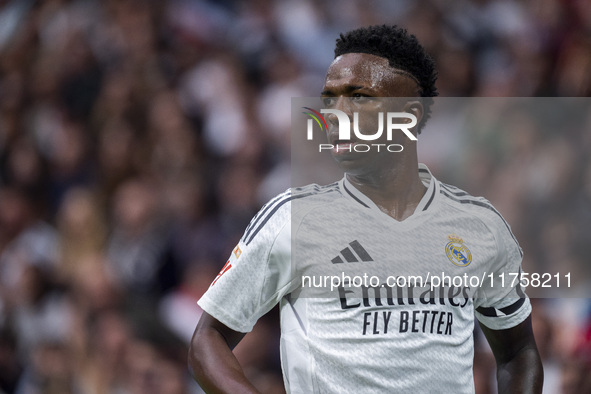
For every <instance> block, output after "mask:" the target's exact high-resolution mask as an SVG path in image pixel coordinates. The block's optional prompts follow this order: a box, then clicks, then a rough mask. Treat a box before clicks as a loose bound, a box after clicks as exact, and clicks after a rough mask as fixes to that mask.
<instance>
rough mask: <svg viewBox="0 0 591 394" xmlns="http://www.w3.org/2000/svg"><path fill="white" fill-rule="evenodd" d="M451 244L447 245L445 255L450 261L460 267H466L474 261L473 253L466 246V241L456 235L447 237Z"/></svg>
mask: <svg viewBox="0 0 591 394" xmlns="http://www.w3.org/2000/svg"><path fill="white" fill-rule="evenodd" d="M447 239H449V242H448V243H447V245H445V253H446V254H447V258H448V259H449V261H451V262H452V263H454V264H455V265H457V266H458V267H465V266H467V265H468V264H470V262H471V261H472V253H470V249H468V247H467V246H466V245H464V240H463V239H462V238H460V237H458V236H457V235H455V234H450V235H448V236H447Z"/></svg>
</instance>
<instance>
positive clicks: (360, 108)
mask: <svg viewBox="0 0 591 394" xmlns="http://www.w3.org/2000/svg"><path fill="white" fill-rule="evenodd" d="M385 97H400V98H408V97H418V86H417V83H416V82H415V81H414V79H413V78H412V77H411V76H409V75H407V74H406V73H405V72H404V71H401V70H397V69H395V68H393V67H391V66H390V64H389V63H388V60H387V59H386V58H383V57H379V56H375V55H370V54H365V53H348V54H345V55H342V56H339V57H337V58H336V59H335V60H334V61H333V62H332V64H331V65H330V67H329V68H328V72H327V73H326V79H325V83H324V88H323V91H322V98H323V106H324V108H330V109H338V110H340V111H343V112H344V113H345V114H346V115H347V116H348V118H349V121H350V127H351V139H350V140H347V141H344V140H340V139H339V136H338V131H339V127H338V119H337V117H336V116H335V115H332V114H329V115H328V116H327V117H326V119H327V120H328V121H329V130H328V139H329V143H331V144H332V145H333V149H332V155H333V157H334V158H335V160H336V161H337V162H338V163H339V165H340V166H341V168H343V169H344V170H345V171H346V172H348V173H350V174H355V173H357V174H361V173H364V172H371V171H374V170H376V169H377V168H376V167H383V166H391V165H392V163H394V162H395V161H393V159H394V156H393V155H401V154H403V153H402V152H398V153H394V152H388V151H387V150H386V148H385V146H388V145H393V144H399V145H401V146H403V148H405V149H406V148H407V147H410V143H414V142H413V141H410V140H409V138H408V137H407V136H406V135H404V133H403V132H401V131H399V130H398V131H397V132H396V131H395V132H393V133H392V137H393V139H392V140H387V133H386V125H387V122H386V115H385V114H386V113H387V112H414V109H412V110H411V109H410V108H411V107H412V108H416V107H417V106H419V107H420V104H417V103H418V102H416V101H414V103H415V104H413V105H409V104H408V103H409V100H408V99H401V100H393V99H378V98H385ZM355 112H357V113H359V118H358V119H359V120H358V126H359V131H360V132H361V133H362V134H375V132H376V131H377V130H378V128H379V113H380V112H382V113H383V117H384V118H383V122H384V123H383V127H384V129H383V132H382V136H381V137H380V138H379V139H377V140H373V141H360V140H358V138H357V137H356V136H355V133H354V132H353V127H354V124H353V123H354V122H353V121H354V116H353V114H354V113H355ZM419 112H420V113H415V116H417V117H418V119H419V120H420V116H421V115H422V107H420V111H419ZM358 144H365V145H371V144H384V145H383V146H382V147H381V148H380V149H379V151H378V149H377V147H375V146H372V148H371V149H370V150H369V151H367V152H365V151H364V150H365V149H361V148H365V147H361V146H357V147H355V145H358ZM356 149H357V150H358V151H356ZM362 151H363V152H362ZM403 151H404V149H403Z"/></svg>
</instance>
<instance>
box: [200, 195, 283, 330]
mask: <svg viewBox="0 0 591 394" xmlns="http://www.w3.org/2000/svg"><path fill="white" fill-rule="evenodd" d="M292 282H293V275H292V268H291V226H290V204H289V194H284V195H280V196H278V197H277V198H276V199H274V200H272V201H271V202H269V203H268V204H267V205H265V206H264V207H263V208H262V209H261V211H260V212H259V213H258V214H257V215H256V216H255V217H254V218H253V219H252V221H251V223H250V225H249V226H248V227H247V229H246V231H245V233H244V235H243V237H242V238H241V239H240V242H239V243H238V245H237V246H236V247H235V248H234V250H233V251H232V253H231V254H230V258H229V259H228V261H227V262H226V264H225V265H224V267H223V268H222V270H221V271H220V273H219V274H218V276H217V277H216V278H215V279H214V281H213V282H212V284H211V285H210V287H209V289H208V290H207V291H206V292H205V294H204V295H203V297H201V299H200V300H199V301H198V304H199V306H200V307H201V308H202V309H203V310H204V311H206V312H207V313H209V314H210V315H212V316H213V317H215V318H216V319H217V320H219V321H220V322H222V323H224V324H225V325H226V326H228V327H230V328H231V329H233V330H235V331H239V332H249V331H251V330H252V328H253V326H254V324H255V323H256V322H257V320H258V319H259V318H260V317H261V316H263V315H264V314H265V313H267V312H268V311H269V310H270V309H271V308H273V306H275V305H276V304H277V303H278V302H279V301H280V300H281V298H282V297H283V296H284V295H286V294H287V293H289V291H290V287H291V284H292Z"/></svg>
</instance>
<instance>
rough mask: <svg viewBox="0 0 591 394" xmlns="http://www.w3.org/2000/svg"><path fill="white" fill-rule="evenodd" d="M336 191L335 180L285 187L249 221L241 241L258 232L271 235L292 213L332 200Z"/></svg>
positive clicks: (251, 238)
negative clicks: (325, 183)
mask: <svg viewBox="0 0 591 394" xmlns="http://www.w3.org/2000/svg"><path fill="white" fill-rule="evenodd" d="M338 191H339V189H338V183H336V182H335V183H332V184H329V185H324V186H321V185H317V184H310V185H306V186H302V187H294V188H289V189H287V190H286V191H284V192H283V193H280V194H278V195H276V196H275V197H273V198H272V199H270V200H269V201H268V202H267V203H266V204H265V205H263V207H262V208H261V209H260V210H259V212H258V213H257V214H256V215H255V216H254V217H253V218H252V220H251V221H250V224H249V225H248V227H247V228H246V230H245V232H244V235H243V237H242V241H243V242H245V243H246V244H248V243H250V242H251V241H252V240H253V239H254V238H255V237H257V235H258V234H259V233H263V234H267V235H269V236H273V234H276V233H278V232H279V231H280V230H281V229H282V228H283V227H285V226H286V225H288V224H289V223H290V222H291V221H292V218H293V217H294V214H297V213H298V212H302V211H308V210H310V209H311V208H313V207H315V206H318V205H319V204H326V203H328V202H330V201H331V200H334V196H335V193H336V192H338Z"/></svg>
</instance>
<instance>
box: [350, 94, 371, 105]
mask: <svg viewBox="0 0 591 394" xmlns="http://www.w3.org/2000/svg"><path fill="white" fill-rule="evenodd" d="M371 99H372V97H370V96H367V95H365V94H363V93H353V95H352V96H351V101H354V102H356V103H365V102H368V101H371Z"/></svg>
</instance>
